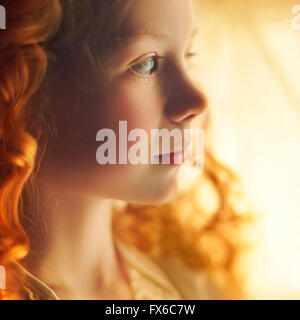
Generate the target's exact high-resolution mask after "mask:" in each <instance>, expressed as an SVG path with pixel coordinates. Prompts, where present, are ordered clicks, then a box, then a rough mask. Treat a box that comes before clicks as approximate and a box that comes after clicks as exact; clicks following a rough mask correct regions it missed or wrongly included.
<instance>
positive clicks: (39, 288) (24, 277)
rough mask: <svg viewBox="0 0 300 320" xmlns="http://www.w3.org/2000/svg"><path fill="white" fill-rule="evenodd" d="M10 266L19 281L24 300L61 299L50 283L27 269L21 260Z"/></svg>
mask: <svg viewBox="0 0 300 320" xmlns="http://www.w3.org/2000/svg"><path fill="white" fill-rule="evenodd" d="M10 267H11V272H13V274H14V277H15V278H16V279H17V281H18V282H19V286H20V288H21V291H22V292H21V295H22V298H23V300H59V298H58V296H57V295H56V293H55V292H54V291H53V290H52V289H51V288H50V287H49V286H48V285H46V284H45V283H44V282H42V281H41V280H39V279H38V278H36V277H35V276H34V275H33V274H31V273H30V272H29V271H27V270H26V269H25V268H24V267H23V266H22V265H21V264H20V263H19V262H17V261H12V263H11V265H10Z"/></svg>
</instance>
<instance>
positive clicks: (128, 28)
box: [27, 0, 206, 299]
mask: <svg viewBox="0 0 300 320" xmlns="http://www.w3.org/2000/svg"><path fill="white" fill-rule="evenodd" d="M145 29H146V30H148V31H150V33H152V35H140V36H135V35H136V34H137V33H139V32H140V31H141V30H145ZM122 30H124V34H122V37H121V42H120V45H119V48H118V49H116V50H115V51H114V52H113V53H112V54H111V55H110V59H109V60H107V61H106V62H105V71H106V72H105V84H106V88H105V90H103V89H101V88H100V89H97V90H96V91H95V92H94V93H93V94H91V95H90V96H89V95H84V96H83V95H82V96H81V95H80V93H77V92H74V90H73V91H72V88H71V87H70V88H67V87H65V88H63V90H60V91H57V96H56V99H55V100H56V101H57V103H56V104H55V105H53V106H51V110H52V112H53V113H54V114H55V117H56V125H57V130H58V135H59V139H57V138H55V137H50V139H49V144H48V148H47V150H46V153H45V155H44V158H43V161H42V163H41V166H40V171H39V176H38V181H39V188H40V190H41V195H42V196H41V197H42V199H43V200H48V201H47V206H45V210H44V212H43V224H44V225H46V226H47V237H46V238H45V237H43V235H42V234H41V233H35V234H34V235H32V236H34V237H36V238H38V239H39V250H41V252H44V253H45V254H44V255H43V256H42V258H41V259H40V260H39V262H38V263H37V261H35V262H34V261H33V260H32V259H31V260H30V257H29V258H28V262H27V265H28V268H30V269H31V270H32V272H33V273H34V274H35V275H36V276H38V277H39V278H40V279H41V280H43V281H45V282H46V283H47V284H49V285H50V286H51V287H53V288H54V289H55V290H56V292H57V294H58V295H59V296H60V297H61V298H64V299H130V298H131V297H132V293H131V292H130V289H129V284H128V278H127V275H126V266H125V265H124V263H123V262H122V260H121V259H120V257H119V256H118V252H117V250H116V248H115V245H114V239H113V234H112V231H111V218H112V214H111V204H112V201H113V199H120V200H123V201H126V202H134V203H142V204H161V203H164V202H166V201H169V200H171V199H172V197H174V195H176V193H177V173H178V170H179V166H170V165H151V164H150V165H143V164H140V165H130V164H128V165H105V166H100V165H99V164H98V163H97V162H96V158H95V154H96V150H97V147H98V146H99V142H96V141H95V137H96V132H97V131H98V130H99V129H101V128H111V129H113V130H114V131H115V132H116V133H117V132H118V121H120V120H127V121H128V131H130V130H131V129H134V128H142V129H144V130H145V131H146V132H147V133H148V134H149V136H150V130H151V129H152V128H157V129H160V128H167V129H169V130H171V129H173V128H179V129H180V130H183V129H186V128H189V127H190V126H191V121H192V120H193V119H194V118H195V117H196V116H198V115H201V114H203V112H204V110H205V108H206V103H205V97H204V95H203V94H202V92H201V91H199V90H198V89H197V88H196V87H195V85H194V84H193V82H192V81H191V79H190V78H189V75H188V72H187V68H186V62H185V55H186V54H187V53H188V50H189V42H190V39H191V36H192V34H193V31H194V26H193V17H192V5H191V1H187V0H180V1H178V0H164V1H160V0H151V1H139V0H134V1H133V5H132V6H131V7H130V10H129V12H128V14H127V17H126V19H125V23H124V25H123V26H122ZM154 33H155V34H156V33H159V34H160V35H159V36H158V35H155V36H154V35H153V34H154ZM153 53H155V54H157V55H159V56H163V57H164V58H163V59H160V60H159V63H158V68H157V71H156V72H153V73H152V74H151V75H149V76H144V75H140V74H138V73H136V72H135V71H134V70H133V69H132V66H136V64H137V63H140V62H141V61H143V60H145V59H146V58H148V57H149V55H151V54H153ZM71 76H72V75H71ZM71 76H70V77H71ZM100 77H101V76H100V75H99V79H98V81H99V82H100V81H103V79H104V78H100ZM96 80H97V79H96ZM65 83H68V81H67V79H66V81H65ZM68 90H69V91H70V92H72V96H74V95H75V97H76V98H75V99H74V100H76V101H79V102H80V106H79V107H78V108H75V107H73V109H72V112H70V109H71V108H72V105H70V102H69V100H68V99H67V98H65V97H66V96H67V94H66V93H67V92H68ZM132 144H133V143H128V148H130V146H131V145H132ZM49 199H50V200H49ZM37 229H38V228H37ZM37 229H36V230H37ZM42 229H43V228H42ZM99 235H101V236H99ZM42 239H44V240H42ZM30 261H31V262H30Z"/></svg>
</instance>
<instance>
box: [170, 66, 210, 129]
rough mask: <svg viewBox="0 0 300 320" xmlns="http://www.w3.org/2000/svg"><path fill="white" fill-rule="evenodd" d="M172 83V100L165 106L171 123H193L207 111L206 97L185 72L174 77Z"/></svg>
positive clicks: (180, 72)
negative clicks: (192, 121)
mask: <svg viewBox="0 0 300 320" xmlns="http://www.w3.org/2000/svg"><path fill="white" fill-rule="evenodd" d="M171 83H172V85H171V86H169V88H170V98H169V99H168V102H167V104H166V106H165V114H166V116H167V117H168V119H169V121H171V122H172V123H174V124H179V123H181V122H183V121H184V122H187V121H191V120H192V119H193V118H195V117H196V116H198V115H200V114H201V113H203V112H204V111H205V110H206V108H207V104H208V103H207V98H206V96H205V95H204V94H203V92H202V91H201V90H200V89H199V88H197V87H196V85H195V84H194V83H193V81H192V79H191V78H190V76H189V75H188V74H187V73H186V72H185V71H184V70H183V71H179V72H178V74H177V75H176V77H175V75H174V77H173V80H171Z"/></svg>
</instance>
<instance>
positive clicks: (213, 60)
mask: <svg viewBox="0 0 300 320" xmlns="http://www.w3.org/2000/svg"><path fill="white" fill-rule="evenodd" d="M296 5H300V0H298V1H290V0H196V1H195V7H196V9H197V15H196V21H197V24H198V27H199V37H198V41H197V42H196V45H197V46H198V48H197V50H200V55H199V58H197V59H199V61H197V62H198V63H199V65H200V67H199V68H197V71H196V72H197V77H198V78H199V80H200V82H201V85H202V86H203V87H204V90H205V92H206V94H207V96H208V98H209V101H210V107H211V113H212V117H211V118H212V119H211V120H212V123H211V124H212V131H211V132H210V140H211V142H212V143H213V147H214V150H215V153H216V155H217V156H218V157H219V158H220V159H222V160H223V161H224V162H225V163H226V164H227V165H229V166H230V167H232V168H233V169H235V170H236V171H237V173H238V174H239V175H240V176H241V178H242V179H243V180H242V181H243V183H244V189H245V191H246V193H247V196H248V198H249V200H250V201H251V202H252V204H253V206H254V208H255V210H256V211H257V212H258V214H259V221H258V223H257V226H256V227H255V229H254V230H253V231H252V235H251V236H253V238H254V239H255V243H256V245H255V248H254V250H253V252H252V253H251V256H250V257H249V258H248V259H247V261H246V262H245V263H246V266H247V268H248V269H249V270H250V274H249V278H248V280H247V291H248V295H249V298H253V299H299V298H300V169H299V166H300V81H299V75H300V26H299V29H297V28H295V21H296V19H297V15H296V14H295V13H293V11H292V10H293V8H294V7H295V6H296ZM294 10H296V8H294ZM298 12H299V13H300V9H299V11H298ZM292 21H294V24H293V23H292ZM298 21H299V25H300V18H299V19H298Z"/></svg>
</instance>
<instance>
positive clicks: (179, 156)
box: [154, 136, 192, 166]
mask: <svg viewBox="0 0 300 320" xmlns="http://www.w3.org/2000/svg"><path fill="white" fill-rule="evenodd" d="M185 140H186V141H185V142H184V146H183V148H182V147H180V148H174V151H172V152H168V153H162V154H158V155H155V156H154V159H155V163H157V162H158V163H159V164H169V165H175V166H176V165H177V166H178V165H182V164H184V162H185V160H186V150H187V149H188V147H189V146H190V145H191V143H192V138H191V137H190V136H187V139H185Z"/></svg>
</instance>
